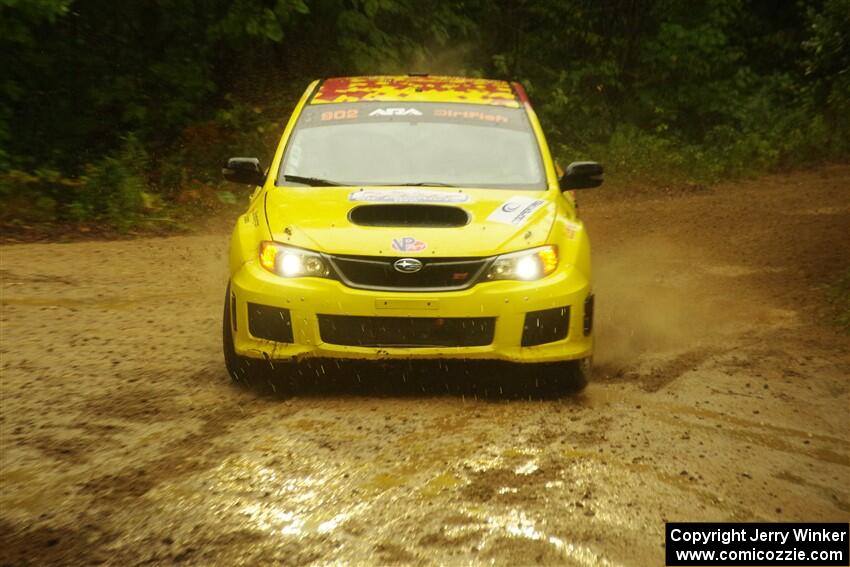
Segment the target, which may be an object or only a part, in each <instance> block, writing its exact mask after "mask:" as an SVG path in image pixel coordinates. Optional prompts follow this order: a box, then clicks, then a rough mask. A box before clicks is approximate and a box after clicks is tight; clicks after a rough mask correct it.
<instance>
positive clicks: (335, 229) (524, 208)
mask: <svg viewBox="0 0 850 567" xmlns="http://www.w3.org/2000/svg"><path fill="white" fill-rule="evenodd" d="M386 205H392V206H394V207H393V208H390V209H387V208H382V209H380V210H378V209H374V208H370V209H369V210H366V211H364V210H363V209H359V207H379V206H386ZM423 205H424V206H429V207H432V208H431V209H430V211H429V212H428V214H425V215H423V214H422V212H423V209H422V208H421V206H423ZM434 207H440V208H434ZM442 207H447V208H448V209H446V208H442ZM265 208H266V217H267V219H268V223H269V230H270V232H271V234H272V236H273V238H274V239H275V240H277V241H278V242H282V243H286V244H291V245H292V246H297V247H301V248H308V249H311V250H317V251H320V252H326V253H331V254H352V255H361V256H400V255H403V256H419V257H426V256H441V257H463V256H489V255H495V254H499V253H503V252H510V251H513V250H520V249H523V248H529V247H532V246H537V245H540V244H544V243H545V242H546V238H547V236H548V234H549V230H550V228H551V227H552V222H553V221H554V218H555V214H556V204H555V203H554V202H553V200H552V196H551V192H547V191H517V190H502V189H456V188H435V187H427V188H418V187H417V188H411V187H379V188H378V187H373V188H359V187H278V188H274V189H272V190H271V191H269V192H268V193H267V195H266V203H265ZM355 209H358V210H357V212H352V211H354V210H355ZM458 209H460V211H459V210H458ZM364 212H365V213H369V214H365V215H362V213H364ZM376 212H377V213H378V214H377V215H375V214H374V213H376ZM387 212H391V214H389V215H387V214H386V213H387ZM434 212H436V213H437V214H436V215H434V214H432V213H434ZM445 213H449V214H448V215H445ZM435 216H436V218H437V219H442V220H438V222H443V223H444V224H450V225H452V226H421V225H422V224H428V223H433V222H434V218H435ZM386 217H391V218H386ZM412 217H418V218H420V221H419V222H418V223H417V224H419V226H410V225H407V224H406V223H409V222H410V218H412ZM424 217H428V218H427V219H425V220H422V218H424ZM375 218H378V219H379V220H378V223H379V224H380V225H381V226H373V224H374V219H375ZM364 219H366V220H364ZM446 219H448V220H446ZM458 219H460V220H458ZM461 223H463V224H461Z"/></svg>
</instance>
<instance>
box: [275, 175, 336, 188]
mask: <svg viewBox="0 0 850 567" xmlns="http://www.w3.org/2000/svg"><path fill="white" fill-rule="evenodd" d="M283 179H284V181H292V182H293V183H303V184H304V185H310V186H311V187H338V186H340V185H342V183H337V182H336V181H328V180H327V179H320V178H318V177H302V176H300V175H284V176H283Z"/></svg>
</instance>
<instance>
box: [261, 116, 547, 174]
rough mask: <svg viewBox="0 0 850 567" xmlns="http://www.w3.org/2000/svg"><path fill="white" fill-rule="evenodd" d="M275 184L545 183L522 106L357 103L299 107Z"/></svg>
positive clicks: (534, 141) (535, 146)
mask: <svg viewBox="0 0 850 567" xmlns="http://www.w3.org/2000/svg"><path fill="white" fill-rule="evenodd" d="M277 184H278V185H435V186H451V187H485V188H489V187H492V188H513V189H536V190H542V189H546V176H545V174H544V171H543V164H542V160H541V158H540V150H539V148H538V146H537V140H536V138H535V136H534V132H533V131H532V129H531V124H530V123H529V121H528V117H527V116H526V114H525V110H524V109H522V108H507V107H501V106H491V105H488V106H485V105H478V104H446V103H420V102H417V103H403V102H394V103H385V102H357V103H342V104H321V105H311V106H307V107H305V108H304V110H303V111H302V113H301V116H300V117H299V119H298V123H297V124H296V126H295V130H294V131H293V133H292V137H291V138H290V139H289V143H288V144H287V147H286V152H285V153H284V157H283V161H282V162H281V166H280V170H279V171H278V178H277Z"/></svg>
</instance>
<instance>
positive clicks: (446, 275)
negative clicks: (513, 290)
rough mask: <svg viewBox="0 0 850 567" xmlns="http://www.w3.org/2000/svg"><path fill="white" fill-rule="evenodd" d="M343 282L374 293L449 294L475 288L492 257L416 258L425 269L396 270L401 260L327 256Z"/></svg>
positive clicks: (379, 257) (377, 257) (380, 257)
mask: <svg viewBox="0 0 850 567" xmlns="http://www.w3.org/2000/svg"><path fill="white" fill-rule="evenodd" d="M328 259H329V260H330V262H331V264H332V265H333V267H334V269H335V270H336V272H337V273H338V274H339V276H340V278H341V279H342V281H343V283H345V284H346V285H348V286H349V287H354V288H360V289H374V290H404V291H450V290H457V289H466V288H468V287H470V286H472V285H473V284H474V283H475V282H476V281H477V280H478V277H479V276H480V275H481V272H483V271H484V269H485V268H486V267H487V265H488V264H489V263H490V262H491V259H490V258H417V260H419V261H421V262H422V269H421V270H419V271H418V272H415V273H402V272H398V271H396V269H395V268H394V267H393V263H394V262H395V261H397V260H399V259H400V258H399V257H395V258H388V257H384V256H328Z"/></svg>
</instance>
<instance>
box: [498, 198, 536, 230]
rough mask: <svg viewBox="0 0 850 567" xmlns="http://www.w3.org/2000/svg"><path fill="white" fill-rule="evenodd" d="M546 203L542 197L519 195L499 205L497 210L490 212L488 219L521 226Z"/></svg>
mask: <svg viewBox="0 0 850 567" xmlns="http://www.w3.org/2000/svg"><path fill="white" fill-rule="evenodd" d="M545 203H546V201H544V200H542V199H532V198H530V197H518V196H517V197H511V198H510V199H508V200H507V201H505V202H504V203H502V204H501V205H499V207H498V208H497V209H496V210H495V211H493V212H492V213H490V216H489V217H487V220H488V221H491V222H500V223H502V224H514V225H517V226H520V225H523V224H525V223H526V222H527V221H528V218H529V217H530V216H531V215H532V213H534V211H536V210H537V209H539V208H540V207H542V206H543V205H544V204H545Z"/></svg>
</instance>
